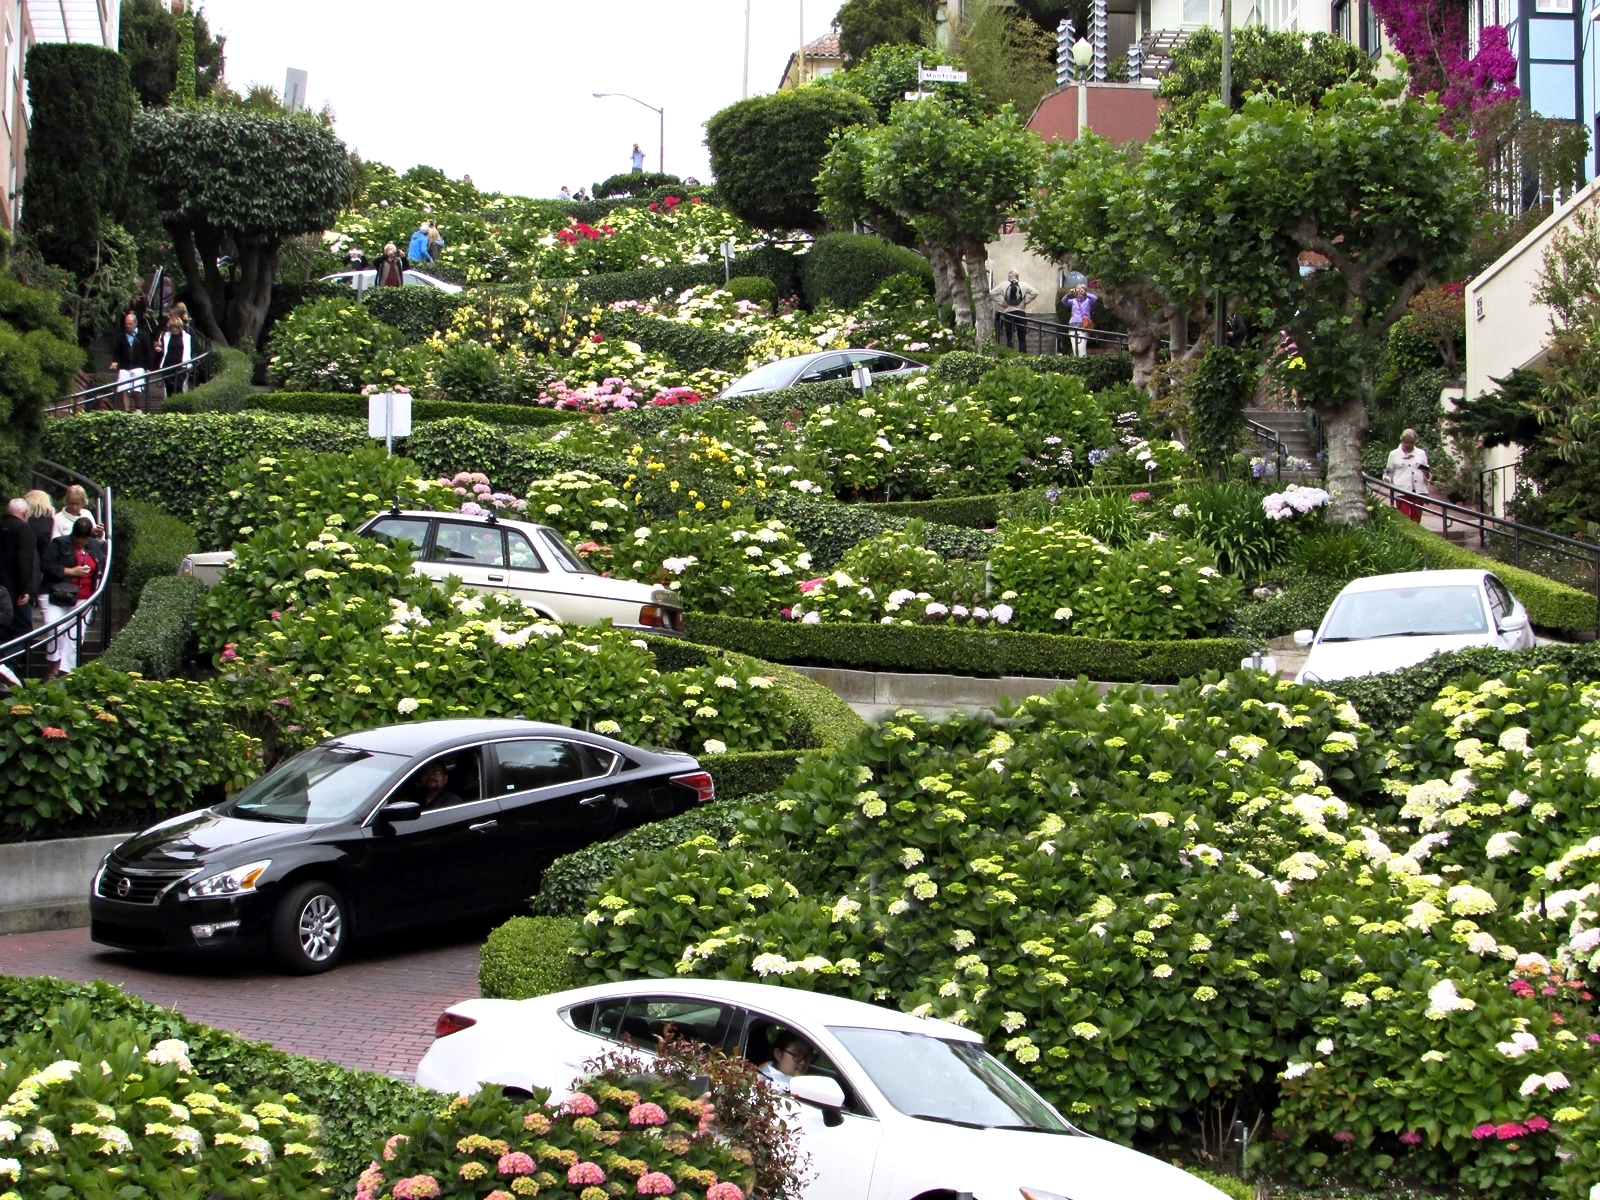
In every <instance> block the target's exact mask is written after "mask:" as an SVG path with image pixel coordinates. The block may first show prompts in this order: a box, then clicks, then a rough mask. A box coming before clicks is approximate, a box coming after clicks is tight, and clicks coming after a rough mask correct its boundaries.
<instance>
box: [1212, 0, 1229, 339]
mask: <svg viewBox="0 0 1600 1200" xmlns="http://www.w3.org/2000/svg"><path fill="white" fill-rule="evenodd" d="M1222 102H1223V103H1224V104H1226V105H1227V106H1228V108H1229V110H1230V111H1231V110H1232V108H1233V0H1222ZM1216 305H1217V335H1216V344H1217V345H1219V346H1225V345H1227V342H1228V298H1227V297H1226V296H1224V295H1223V294H1222V291H1221V289H1220V288H1219V289H1218V290H1217V301H1216Z"/></svg>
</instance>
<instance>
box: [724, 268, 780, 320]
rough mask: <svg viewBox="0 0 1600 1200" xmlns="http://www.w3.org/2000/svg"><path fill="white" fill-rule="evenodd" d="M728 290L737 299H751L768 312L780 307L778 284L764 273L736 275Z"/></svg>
mask: <svg viewBox="0 0 1600 1200" xmlns="http://www.w3.org/2000/svg"><path fill="white" fill-rule="evenodd" d="M726 290H727V292H728V294H729V295H731V296H732V297H733V298H734V299H735V300H749V301H752V302H753V303H756V304H759V305H761V307H762V308H764V309H765V310H766V311H767V312H771V311H772V310H773V309H775V308H777V307H778V285H777V284H776V283H774V282H773V281H772V280H770V279H768V278H766V276H764V275H736V276H734V278H732V279H730V280H728V282H727V285H726Z"/></svg>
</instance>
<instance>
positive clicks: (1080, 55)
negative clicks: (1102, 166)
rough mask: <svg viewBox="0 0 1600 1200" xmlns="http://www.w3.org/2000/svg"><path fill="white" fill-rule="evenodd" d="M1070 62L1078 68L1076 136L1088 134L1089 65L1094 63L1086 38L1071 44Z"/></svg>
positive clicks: (1092, 53) (1092, 50) (1091, 47)
mask: <svg viewBox="0 0 1600 1200" xmlns="http://www.w3.org/2000/svg"><path fill="white" fill-rule="evenodd" d="M1072 61H1073V63H1074V64H1076V65H1077V68H1078V136H1079V137H1080V138H1081V137H1082V136H1083V135H1084V134H1085V133H1087V132H1089V75H1088V71H1089V64H1090V63H1091V62H1093V61H1094V47H1093V46H1091V45H1090V44H1089V39H1088V38H1079V39H1078V40H1077V41H1076V42H1074V43H1073V44H1072Z"/></svg>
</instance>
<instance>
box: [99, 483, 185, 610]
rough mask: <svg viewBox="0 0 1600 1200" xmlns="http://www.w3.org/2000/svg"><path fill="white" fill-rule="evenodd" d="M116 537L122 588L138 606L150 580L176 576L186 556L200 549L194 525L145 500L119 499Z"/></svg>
mask: <svg viewBox="0 0 1600 1200" xmlns="http://www.w3.org/2000/svg"><path fill="white" fill-rule="evenodd" d="M116 538H117V542H118V548H117V549H118V554H119V555H120V558H119V565H120V566H121V567H122V568H123V570H124V574H123V578H122V587H123V590H124V591H125V592H126V593H127V596H128V603H129V604H130V605H131V606H132V607H134V608H138V607H139V597H140V594H141V593H142V592H143V591H144V588H145V585H146V584H147V583H149V582H150V581H151V580H153V579H159V578H161V577H162V576H164V575H176V574H177V573H178V565H179V564H180V563H182V562H183V559H184V556H185V555H188V554H193V553H194V552H195V551H196V550H198V549H199V548H200V540H199V538H198V537H197V536H196V534H195V531H194V527H193V526H192V525H189V524H188V523H187V522H185V521H181V520H179V519H178V518H177V517H175V516H173V515H172V514H171V513H169V512H165V511H164V510H162V509H160V508H158V507H156V506H155V505H154V504H149V503H146V502H145V501H143V500H118V501H117V505H116ZM129 543H131V546H130V545H129Z"/></svg>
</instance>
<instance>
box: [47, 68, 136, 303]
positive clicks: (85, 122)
mask: <svg viewBox="0 0 1600 1200" xmlns="http://www.w3.org/2000/svg"><path fill="white" fill-rule="evenodd" d="M28 101H29V103H30V105H31V106H32V109H33V117H32V120H31V122H30V124H29V129H28V176H27V181H26V182H25V183H24V184H23V189H22V231H23V232H24V233H26V234H27V235H28V236H29V237H30V238H31V239H32V240H33V242H34V244H35V245H36V246H37V247H38V249H39V252H40V253H41V254H43V255H44V257H45V259H46V260H47V261H48V262H51V263H54V264H55V265H57V266H60V267H65V268H66V269H67V270H69V271H71V272H72V273H73V274H74V275H78V276H83V275H87V274H90V273H91V272H92V271H93V270H94V269H95V265H96V253H95V252H96V249H97V247H98V245H99V242H100V232H101V223H102V221H115V220H117V219H118V218H120V217H121V215H122V213H123V210H124V208H125V206H126V202H127V184H128V158H129V153H130V150H131V148H132V145H133V138H132V136H131V133H130V129H131V126H132V122H133V95H132V92H131V90H130V85H129V82H128V65H127V63H126V62H124V61H123V59H122V56H121V55H120V54H117V53H116V52H115V51H113V50H106V49H104V48H102V47H100V46H89V45H83V44H81V43H74V44H61V43H41V44H39V45H36V46H34V47H33V49H32V50H30V51H28Z"/></svg>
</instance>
